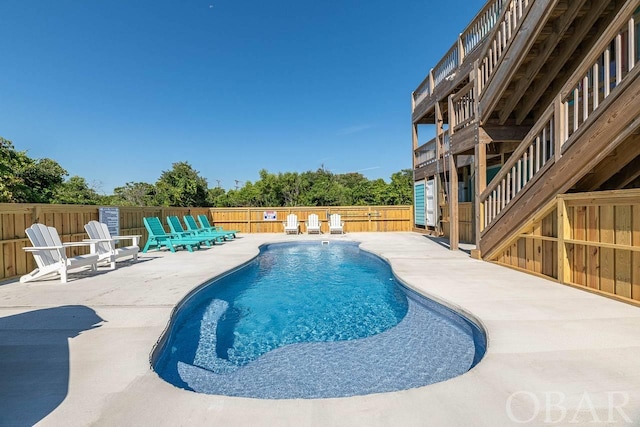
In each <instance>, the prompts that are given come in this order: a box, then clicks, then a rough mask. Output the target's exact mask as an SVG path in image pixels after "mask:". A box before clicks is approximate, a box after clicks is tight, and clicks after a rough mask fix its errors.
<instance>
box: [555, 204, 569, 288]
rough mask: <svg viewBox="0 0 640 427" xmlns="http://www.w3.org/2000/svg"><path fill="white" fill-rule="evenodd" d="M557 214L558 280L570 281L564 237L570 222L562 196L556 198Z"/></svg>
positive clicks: (566, 235) (562, 281)
mask: <svg viewBox="0 0 640 427" xmlns="http://www.w3.org/2000/svg"><path fill="white" fill-rule="evenodd" d="M557 201H558V205H557V215H558V281H559V282H560V283H568V282H570V281H571V266H570V264H569V257H568V256H567V246H566V244H565V242H564V241H565V239H566V238H567V237H569V236H570V233H571V224H570V223H569V218H568V215H567V205H566V203H565V201H564V199H563V198H562V197H558V198H557Z"/></svg>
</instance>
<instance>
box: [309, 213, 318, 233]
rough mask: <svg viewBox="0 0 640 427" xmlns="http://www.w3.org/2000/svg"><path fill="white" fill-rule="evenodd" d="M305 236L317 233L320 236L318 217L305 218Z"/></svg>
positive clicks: (313, 215) (312, 215) (314, 215)
mask: <svg viewBox="0 0 640 427" xmlns="http://www.w3.org/2000/svg"><path fill="white" fill-rule="evenodd" d="M306 224H307V234H311V233H318V234H320V220H319V219H318V215H316V214H311V215H309V217H308V218H307V222H306Z"/></svg>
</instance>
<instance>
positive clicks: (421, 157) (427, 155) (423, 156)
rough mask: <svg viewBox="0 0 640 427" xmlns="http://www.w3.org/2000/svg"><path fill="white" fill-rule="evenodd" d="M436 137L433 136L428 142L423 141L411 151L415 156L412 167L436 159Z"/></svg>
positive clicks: (415, 167)
mask: <svg viewBox="0 0 640 427" xmlns="http://www.w3.org/2000/svg"><path fill="white" fill-rule="evenodd" d="M436 141H437V137H434V138H433V139H431V140H430V141H428V142H425V143H424V144H422V145H421V146H419V147H418V148H416V149H415V150H414V151H413V153H414V157H415V166H414V169H419V168H421V167H423V166H425V165H428V164H429V163H433V162H434V161H435V160H436V150H437V145H436Z"/></svg>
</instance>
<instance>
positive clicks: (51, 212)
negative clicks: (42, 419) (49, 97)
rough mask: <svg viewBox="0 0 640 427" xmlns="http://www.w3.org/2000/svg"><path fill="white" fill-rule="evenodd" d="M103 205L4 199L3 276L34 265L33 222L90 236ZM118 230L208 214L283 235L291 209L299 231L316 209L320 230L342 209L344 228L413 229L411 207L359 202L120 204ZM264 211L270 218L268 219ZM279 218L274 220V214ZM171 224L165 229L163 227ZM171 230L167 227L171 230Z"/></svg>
mask: <svg viewBox="0 0 640 427" xmlns="http://www.w3.org/2000/svg"><path fill="white" fill-rule="evenodd" d="M98 209H99V206H86V205H48V204H22V203H0V280H3V279H6V278H11V277H15V276H20V275H23V274H25V273H28V272H29V271H31V270H33V269H34V268H35V262H34V260H33V256H32V255H31V254H28V253H26V252H25V251H24V250H22V248H23V247H25V246H31V243H30V242H29V239H28V238H27V236H26V234H25V229H26V228H28V227H30V226H31V225H32V224H34V223H36V222H37V223H42V224H45V225H48V226H51V227H55V228H56V229H57V230H58V234H59V235H60V239H61V240H62V241H63V242H78V241H82V240H83V239H86V238H88V236H87V235H86V233H85V231H84V225H85V224H86V223H87V222H89V221H91V220H98V217H99V210H98ZM119 212H120V234H121V235H131V234H139V235H141V236H142V239H141V240H140V242H141V244H144V243H145V242H146V240H147V231H146V229H145V228H144V224H143V222H142V218H144V217H152V216H157V217H159V218H160V219H161V221H162V222H163V223H165V222H166V217H167V215H177V216H178V217H179V218H180V219H182V217H183V216H184V215H200V214H204V215H208V216H209V219H210V220H213V222H214V223H215V224H216V225H222V226H224V227H225V228H227V229H234V230H240V231H241V232H243V233H281V232H283V227H282V222H283V221H284V220H285V218H286V216H287V215H288V214H289V213H295V214H297V215H298V220H299V221H301V230H302V232H306V227H305V225H304V221H305V220H306V219H307V217H308V216H309V215H310V214H312V213H316V214H317V215H318V216H319V217H320V220H321V221H322V231H323V232H328V224H327V221H328V217H329V215H330V214H332V213H339V214H340V215H341V216H342V220H343V221H344V222H345V226H344V228H345V232H347V233H348V232H356V231H410V230H411V226H412V221H413V220H412V217H411V215H412V212H413V208H412V207H411V206H371V207H369V206H362V207H360V206H357V207H331V208H325V207H312V208H309V207H307V208H222V209H219V208H176V207H149V206H145V207H130V206H127V207H119ZM265 212H266V213H268V218H269V219H265ZM272 217H275V220H271V219H270V218H272ZM165 228H167V227H165ZM167 231H168V228H167ZM86 251H87V249H85V248H82V247H73V248H69V249H68V254H69V255H72V256H75V255H79V254H82V253H85V252H86Z"/></svg>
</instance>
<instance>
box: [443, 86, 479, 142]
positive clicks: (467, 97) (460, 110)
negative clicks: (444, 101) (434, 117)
mask: <svg viewBox="0 0 640 427" xmlns="http://www.w3.org/2000/svg"><path fill="white" fill-rule="evenodd" d="M474 87H475V82H474V81H470V82H469V83H467V84H466V85H465V86H464V87H463V88H462V89H460V90H459V91H458V92H457V93H456V94H454V95H451V110H452V111H451V114H450V116H449V120H450V121H451V123H450V125H451V127H452V129H453V131H454V132H455V131H457V130H459V129H462V128H463V127H465V126H466V125H468V124H469V123H471V122H472V121H473V120H474V119H475V117H476V108H475V106H476V104H475V101H476V97H475V90H474Z"/></svg>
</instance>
